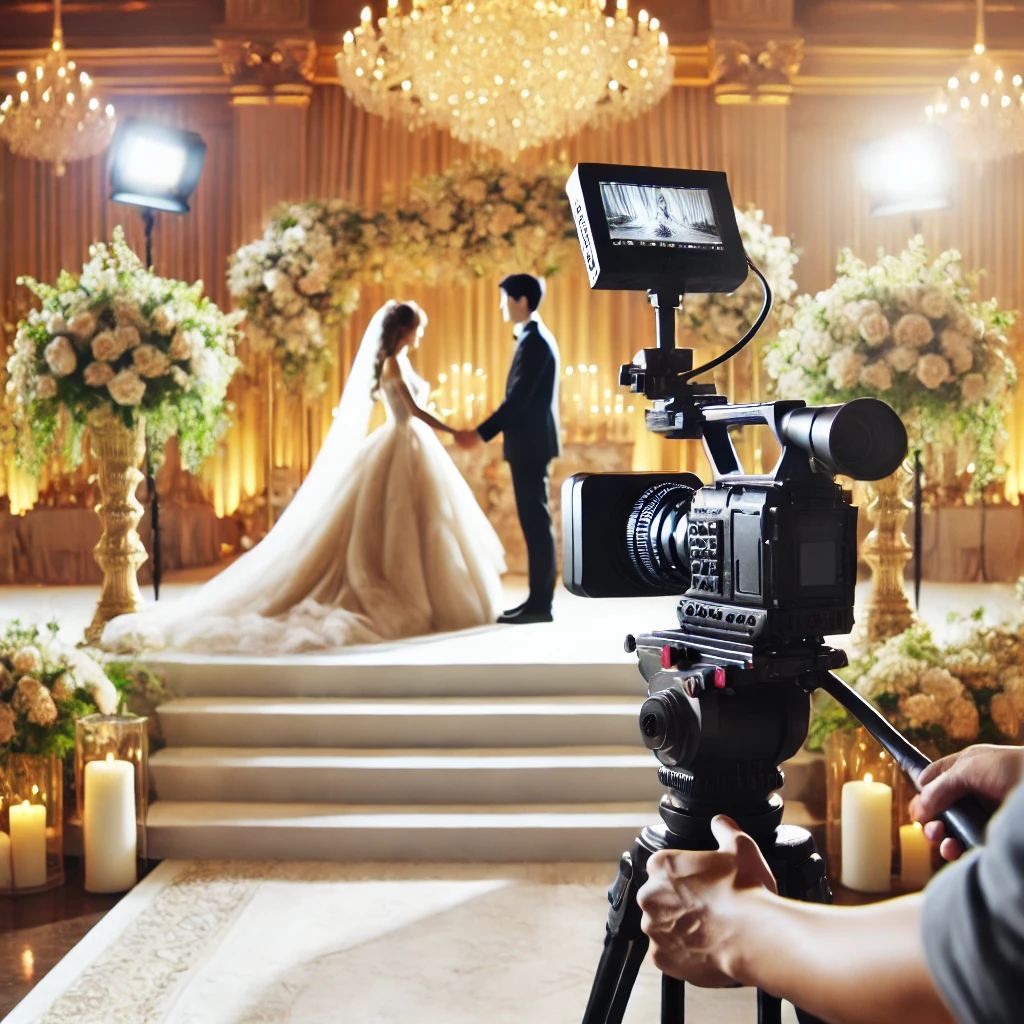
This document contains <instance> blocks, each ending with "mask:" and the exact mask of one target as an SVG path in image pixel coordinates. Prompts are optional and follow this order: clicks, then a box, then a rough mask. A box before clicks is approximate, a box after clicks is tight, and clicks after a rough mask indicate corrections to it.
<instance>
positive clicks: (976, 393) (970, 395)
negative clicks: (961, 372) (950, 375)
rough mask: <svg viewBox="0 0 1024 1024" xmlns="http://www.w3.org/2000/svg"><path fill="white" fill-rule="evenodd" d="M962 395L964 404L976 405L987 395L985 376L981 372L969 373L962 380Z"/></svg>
mask: <svg viewBox="0 0 1024 1024" xmlns="http://www.w3.org/2000/svg"><path fill="white" fill-rule="evenodd" d="M960 395H961V397H962V398H963V400H964V405H976V404H977V403H978V402H980V401H981V400H982V398H984V397H985V378H984V377H983V376H982V375H981V374H980V373H969V374H967V376H966V377H964V379H963V380H962V381H960Z"/></svg>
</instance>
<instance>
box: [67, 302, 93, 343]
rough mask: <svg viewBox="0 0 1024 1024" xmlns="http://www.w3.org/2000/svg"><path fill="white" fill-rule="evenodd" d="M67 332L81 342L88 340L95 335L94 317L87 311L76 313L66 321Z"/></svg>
mask: <svg viewBox="0 0 1024 1024" xmlns="http://www.w3.org/2000/svg"><path fill="white" fill-rule="evenodd" d="M68 330H69V331H70V332H71V333H72V334H73V335H75V337H77V338H81V339H82V340H83V341H86V340H88V339H89V338H91V337H92V336H93V335H94V334H95V333H96V317H95V315H94V314H92V313H91V312H89V310H87V309H86V310H83V311H82V312H81V313H77V314H76V315H75V316H73V317H72V318H71V319H70V320H69V321H68Z"/></svg>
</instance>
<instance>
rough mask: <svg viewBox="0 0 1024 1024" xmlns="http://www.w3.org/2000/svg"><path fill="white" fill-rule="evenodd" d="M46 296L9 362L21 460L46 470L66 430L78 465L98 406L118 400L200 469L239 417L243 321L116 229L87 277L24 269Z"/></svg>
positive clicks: (125, 415) (161, 442) (154, 445)
mask: <svg viewBox="0 0 1024 1024" xmlns="http://www.w3.org/2000/svg"><path fill="white" fill-rule="evenodd" d="M18 283H19V284H23V285H26V286H27V287H28V288H29V289H31V291H32V292H33V293H34V294H35V295H36V297H37V298H39V299H40V300H41V308H40V309H33V310H32V311H31V312H29V314H28V316H27V317H26V318H25V319H24V320H22V321H21V322H20V323H19V324H18V331H17V334H16V336H15V339H14V349H13V353H12V355H11V357H10V360H9V361H8V364H7V371H8V374H9V380H8V383H7V402H8V406H9V408H10V410H11V413H12V419H13V421H14V426H15V428H16V430H17V440H16V448H15V455H16V458H17V459H18V461H19V464H21V465H24V466H26V467H27V468H29V469H30V470H36V471H38V469H39V467H40V466H41V465H42V463H43V462H44V461H45V459H46V458H47V457H48V456H49V455H50V454H51V453H52V451H53V450H54V449H55V448H56V447H57V445H58V443H59V442H60V440H61V439H63V442H64V449H65V453H66V455H68V457H69V458H70V460H71V462H72V463H73V464H77V462H79V461H80V460H81V434H82V430H83V428H84V426H85V424H86V420H87V417H88V415H89V413H90V412H92V411H93V410H95V409H98V408H100V407H102V406H110V407H112V408H113V409H115V410H116V411H117V412H118V414H119V416H120V418H121V420H122V421H123V422H124V424H125V425H126V426H133V425H134V424H136V423H137V422H138V419H139V417H140V416H144V417H145V420H146V434H147V438H148V441H149V444H150V449H151V451H152V452H153V453H154V454H155V455H156V456H157V457H158V458H159V455H160V453H161V452H162V450H163V447H164V446H165V445H166V442H167V441H168V440H169V439H170V438H171V437H173V436H177V438H178V442H179V446H180V449H181V456H182V461H183V463H184V464H185V465H186V466H187V467H188V468H189V469H190V470H191V471H193V472H195V471H196V470H197V469H198V468H199V466H200V464H201V463H202V462H203V460H204V459H206V458H207V457H208V456H209V455H211V454H213V451H214V450H215V447H216V443H217V440H218V438H219V437H220V436H221V434H222V432H223V431H224V430H225V429H226V427H227V425H228V418H227V413H228V407H227V401H226V396H227V389H228V384H229V382H230V380H231V377H232V375H233V374H234V372H235V369H236V367H237V366H238V361H237V360H236V359H235V356H234V345H235V340H236V338H237V336H238V328H237V325H238V323H239V321H240V319H241V318H242V317H244V313H240V312H239V313H230V314H224V313H222V312H221V311H220V310H219V309H218V308H217V306H216V305H214V303H213V302H211V301H210V300H209V299H208V298H205V297H204V296H203V295H202V287H203V286H202V282H197V283H196V284H194V285H186V284H184V283H182V282H180V281H172V280H167V279H166V278H162V277H157V276H156V275H155V274H153V273H151V272H150V271H148V270H146V268H145V267H144V266H143V265H142V262H141V260H140V259H139V258H138V256H136V255H135V253H134V252H133V251H132V250H131V249H130V248H129V246H128V244H127V243H126V242H125V240H124V233H123V232H122V230H121V228H115V229H114V237H113V241H112V243H111V244H110V245H109V246H108V245H106V244H104V243H98V244H96V245H93V246H91V247H90V249H89V262H88V263H86V264H85V266H84V267H83V268H82V273H81V275H80V276H79V277H77V278H76V277H74V276H73V275H72V274H69V273H68V272H67V271H64V272H62V273H61V275H60V277H59V278H58V280H57V283H56V285H47V284H42V283H40V282H38V281H36V280H34V279H32V278H27V277H23V278H19V279H18Z"/></svg>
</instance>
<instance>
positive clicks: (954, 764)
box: [910, 743, 1024, 860]
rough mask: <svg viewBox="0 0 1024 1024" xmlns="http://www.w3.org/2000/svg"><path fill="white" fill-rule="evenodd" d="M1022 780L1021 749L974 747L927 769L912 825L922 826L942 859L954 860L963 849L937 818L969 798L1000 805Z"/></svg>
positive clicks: (1023, 751)
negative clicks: (918, 822) (948, 835)
mask: <svg viewBox="0 0 1024 1024" xmlns="http://www.w3.org/2000/svg"><path fill="white" fill-rule="evenodd" d="M1022 776H1024V747H1000V746H995V745H994V744H991V743H981V744H977V745H976V746H973V747H968V748H967V749H966V750H961V751H960V752H959V753H956V754H950V755H949V756H948V757H942V758H940V759H939V760H938V761H933V762H932V763H931V764H930V765H928V767H927V768H925V770H924V771H923V772H922V773H921V777H920V779H919V784H920V786H921V792H920V793H919V794H918V795H917V796H916V797H914V799H913V802H912V803H911V805H910V811H911V814H913V816H914V820H915V821H920V822H922V823H923V824H924V825H925V829H924V831H925V835H927V836H928V838H929V839H930V840H931V841H932V843H935V844H938V845H939V852H940V853H941V854H942V856H943V858H944V859H946V860H956V859H957V857H959V856H960V855H961V854H962V853H963V852H964V851H963V847H962V846H961V845H960V844H959V843H958V842H957V841H956V840H955V839H951V838H947V837H946V836H945V830H944V828H943V825H942V822H941V821H938V820H936V819H937V818H938V816H939V815H940V814H941V813H942V812H943V811H945V810H947V809H948V808H949V807H951V806H952V805H953V804H955V803H956V802H957V800H959V799H961V798H962V797H965V796H968V795H975V796H979V797H981V798H982V799H983V800H987V801H989V802H991V803H993V804H997V805H998V804H1001V803H1002V802H1003V799H1004V798H1005V796H1006V794H1007V793H1008V792H1009V791H1010V790H1011V789H1013V787H1014V786H1016V785H1017V783H1018V782H1020V780H1021V777H1022Z"/></svg>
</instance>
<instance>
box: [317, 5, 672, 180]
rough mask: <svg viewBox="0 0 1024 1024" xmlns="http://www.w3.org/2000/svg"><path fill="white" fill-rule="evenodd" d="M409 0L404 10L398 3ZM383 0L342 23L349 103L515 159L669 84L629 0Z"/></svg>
mask: <svg viewBox="0 0 1024 1024" xmlns="http://www.w3.org/2000/svg"><path fill="white" fill-rule="evenodd" d="M408 2H411V8H405V7H403V5H404V4H406V3H408ZM614 2H615V13H614V15H610V14H605V5H606V0H449V2H447V3H441V2H439V0H388V8H387V15H386V17H383V18H380V19H378V21H377V23H376V25H374V22H373V14H372V12H371V10H370V8H369V7H366V8H364V9H363V12H362V17H361V20H360V23H359V26H358V27H357V28H355V29H353V30H352V31H350V32H346V33H345V37H344V48H343V49H342V51H341V52H340V53H338V56H337V64H338V75H339V77H340V78H341V83H342V85H343V86H344V87H345V90H346V92H347V93H348V95H349V96H350V97H351V98H352V100H353V102H355V103H357V104H358V105H359V106H361V107H363V108H365V109H366V110H368V111H370V112H371V113H374V114H379V115H380V116H382V117H385V118H391V117H394V118H397V119H399V120H402V121H405V122H406V123H408V124H409V126H410V127H412V128H415V127H419V126H425V125H435V126H437V127H440V128H444V129H446V130H447V131H449V132H451V134H452V136H453V137H454V138H456V139H459V140H460V141H462V142H466V143H479V144H483V145H485V146H490V147H492V148H494V149H497V150H500V151H501V152H503V153H505V154H506V155H507V156H509V157H510V158H511V159H513V160H514V159H515V158H516V157H517V156H518V155H519V154H520V153H521V152H522V150H524V149H527V148H528V147H530V146H539V145H542V144H543V143H545V142H551V141H555V140H559V139H565V138H567V137H569V136H571V135H573V134H575V133H576V132H578V131H579V130H580V129H581V128H583V127H585V126H587V125H595V124H598V125H600V124H611V123H615V122H617V121H626V120H630V119H632V118H635V117H637V116H638V115H639V114H642V113H643V112H644V111H646V110H648V109H650V108H651V107H653V106H654V105H655V104H656V103H658V102H659V101H660V100H661V99H662V97H663V96H664V95H665V93H666V92H668V90H669V89H670V88H671V86H672V76H673V72H674V68H675V61H674V59H673V58H672V56H671V54H670V53H669V50H668V37H667V36H666V35H665V33H664V32H661V31H660V30H659V25H658V19H657V18H652V17H650V16H649V15H648V13H647V12H646V11H640V12H639V14H638V16H637V19H636V22H634V21H633V19H632V18H631V17H630V16H629V10H628V4H629V0H614Z"/></svg>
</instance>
